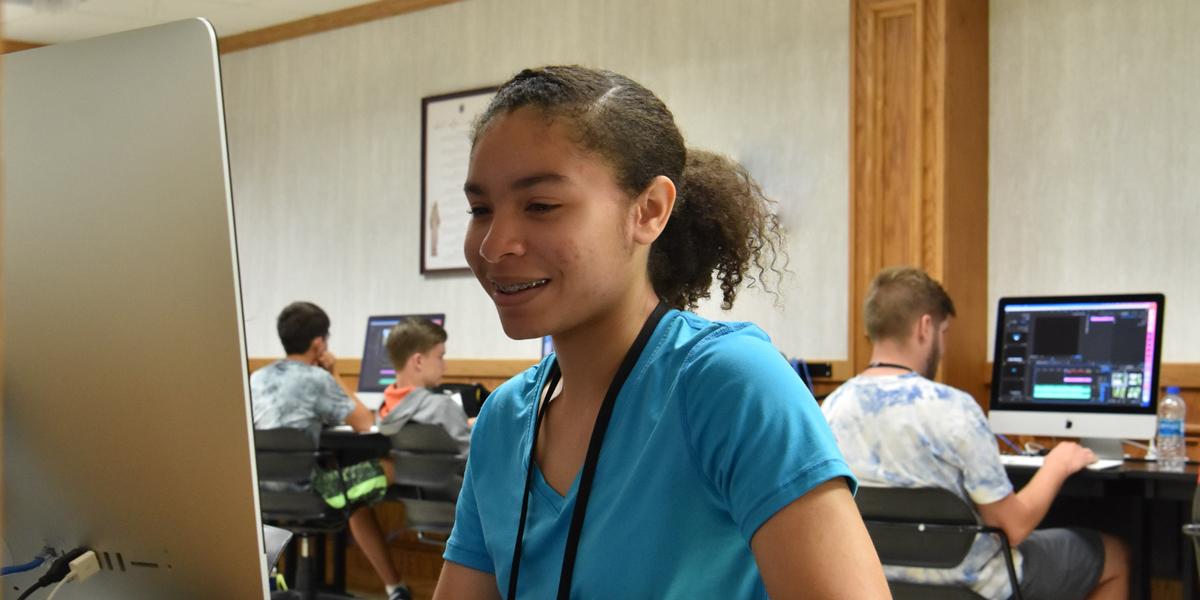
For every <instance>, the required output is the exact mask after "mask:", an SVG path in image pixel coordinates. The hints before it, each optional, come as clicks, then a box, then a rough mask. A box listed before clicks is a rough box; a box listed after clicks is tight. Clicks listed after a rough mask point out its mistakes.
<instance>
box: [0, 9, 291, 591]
mask: <svg viewBox="0 0 1200 600" xmlns="http://www.w3.org/2000/svg"><path fill="white" fill-rule="evenodd" d="M2 93H3V98H2V102H3V107H2V110H3V124H4V134H3V153H4V154H3V156H4V160H5V165H4V171H5V172H4V181H3V188H4V196H5V207H4V210H5V213H4V219H3V240H2V246H3V258H2V261H3V266H2V269H3V274H4V288H3V313H4V314H3V320H4V328H3V348H4V364H3V370H4V372H3V379H4V382H3V386H4V392H3V393H4V395H3V402H4V424H3V435H4V440H3V445H4V456H3V461H4V470H3V473H4V487H3V491H4V507H3V517H4V526H3V530H2V532H0V537H2V538H3V542H4V543H3V545H2V546H0V547H2V548H3V550H4V552H3V554H4V557H3V561H4V563H5V564H6V565H12V564H15V563H24V562H25V561H28V560H30V559H31V558H33V557H34V556H36V555H38V554H39V553H41V552H42V551H43V549H44V548H50V549H52V550H54V552H56V553H57V554H59V555H61V554H63V553H65V552H68V551H70V550H73V549H76V548H80V547H84V548H88V549H91V550H92V551H94V552H95V553H96V555H97V557H98V558H99V563H100V571H99V572H98V573H96V574H95V575H93V576H92V577H90V578H88V579H86V580H84V581H81V582H78V583H72V582H69V583H66V584H64V586H63V587H62V588H61V590H59V593H58V594H57V595H56V600H67V599H72V598H73V599H81V598H85V599H88V600H106V599H113V600H116V599H120V600H126V599H129V598H181V599H189V598H264V597H266V595H267V579H266V573H265V563H266V559H265V555H264V549H263V535H262V526H261V521H260V517H259V508H258V497H257V486H256V485H255V465H254V447H253V443H254V442H253V437H252V434H251V431H252V430H251V421H250V403H249V402H248V398H249V390H248V386H247V376H246V352H245V339H244V333H243V329H242V327H243V320H242V308H241V300H240V298H241V292H240V289H239V280H238V267H237V252H236V248H235V245H234V236H233V231H234V230H233V204H232V196H231V192H230V179H229V170H228V159H227V154H226V141H225V125H224V114H223V108H222V100H221V81H220V70H219V62H218V59H217V44H216V37H215V34H214V32H213V29H212V26H211V25H209V24H208V23H207V22H205V21H203V20H200V19H192V20H187V21H180V22H177V23H171V24H167V25H161V26H157V27H151V28H147V29H141V30H137V31H130V32H126V33H120V34H116V35H111V36H105V37H100V38H96V39H91V40H85V41H80V42H74V43H66V44H55V45H53V46H46V47H43V48H38V49H34V50H28V51H25V52H20V53H17V54H8V55H6V56H5V57H4V69H3V90H2ZM45 568H46V566H45V565H43V567H42V568H40V569H36V570H32V571H29V572H26V573H21V574H14V575H8V576H6V577H4V579H3V580H2V581H3V586H4V590H3V591H4V592H5V596H6V597H11V598H16V597H19V596H22V595H23V594H25V593H26V592H31V593H32V595H31V596H29V597H30V598H31V599H33V600H41V599H42V598H45V597H46V596H48V595H49V594H50V592H51V590H50V589H41V590H37V591H33V590H31V589H30V588H31V587H32V586H33V585H34V582H35V581H36V580H37V579H38V577H39V576H40V575H41V574H42V573H43V571H44V570H45Z"/></svg>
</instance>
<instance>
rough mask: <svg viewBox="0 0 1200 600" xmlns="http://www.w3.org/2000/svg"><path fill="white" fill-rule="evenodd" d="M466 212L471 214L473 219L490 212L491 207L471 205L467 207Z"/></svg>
mask: <svg viewBox="0 0 1200 600" xmlns="http://www.w3.org/2000/svg"><path fill="white" fill-rule="evenodd" d="M467 214H469V215H471V218H473V219H478V218H479V217H486V216H487V215H490V214H492V209H490V208H488V207H486V206H472V207H471V208H468V209H467Z"/></svg>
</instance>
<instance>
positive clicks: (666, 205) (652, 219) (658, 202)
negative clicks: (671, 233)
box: [633, 175, 675, 246]
mask: <svg viewBox="0 0 1200 600" xmlns="http://www.w3.org/2000/svg"><path fill="white" fill-rule="evenodd" d="M674 208H675V183H674V182H672V181H671V179H670V178H669V177H666V176H663V175H659V176H658V177H655V178H654V179H653V180H651V181H650V185H647V186H646V189H645V190H642V193H641V194H640V195H638V197H637V198H636V199H635V200H634V207H633V241H634V242H636V243H638V244H642V245H645V246H649V245H650V244H652V243H654V240H657V239H658V236H659V235H661V234H662V232H663V229H666V227H667V220H668V219H670V218H671V210H672V209H674Z"/></svg>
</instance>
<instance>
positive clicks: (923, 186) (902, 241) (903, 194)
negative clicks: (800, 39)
mask: <svg viewBox="0 0 1200 600" xmlns="http://www.w3.org/2000/svg"><path fill="white" fill-rule="evenodd" d="M851 28H852V33H851V43H852V45H853V49H852V52H851V71H852V73H851V82H852V83H851V85H852V89H851V183H850V220H851V223H850V246H851V247H850V276H851V282H850V292H851V293H850V307H849V310H850V322H851V328H850V332H849V334H850V342H849V345H850V349H851V350H850V353H849V354H850V357H851V362H852V365H853V367H854V371H858V370H861V369H862V368H864V367H865V366H866V364H867V362H868V361H869V358H870V354H871V344H870V341H869V340H868V339H867V338H866V335H865V332H864V331H863V323H862V314H861V312H862V306H863V300H864V299H865V297H866V292H867V288H868V287H869V285H870V282H871V279H872V278H873V277H874V276H875V274H876V273H878V272H879V270H880V269H882V268H884V267H887V266H893V265H912V266H916V267H920V268H922V269H924V270H926V271H927V272H928V273H929V274H930V275H931V276H933V277H934V278H936V279H938V280H939V281H941V282H942V284H943V285H944V286H945V287H946V289H947V290H948V291H949V293H950V294H951V296H952V297H953V298H954V300H955V304H956V307H957V308H958V313H959V314H958V319H957V321H956V325H955V327H954V330H955V331H956V332H962V333H961V334H956V335H958V337H956V338H954V339H953V341H951V342H950V344H951V347H950V348H948V349H947V352H946V355H945V357H944V359H943V363H942V376H941V377H940V378H941V379H942V380H943V381H945V382H946V383H948V384H950V385H953V386H955V387H958V388H960V389H964V390H966V391H968V392H970V393H972V394H973V395H975V397H976V398H977V399H978V400H980V402H981V403H985V402H986V401H985V399H984V397H983V394H982V393H981V387H982V386H981V382H980V380H979V369H980V365H981V364H982V363H983V361H984V360H985V356H986V354H985V353H986V341H985V340H986V326H987V324H986V314H987V307H986V301H987V298H986V295H987V287H986V286H987V277H986V273H987V178H986V173H987V106H988V105H987V86H986V82H987V64H988V63H987V56H988V55H987V50H988V46H987V3H986V2H979V1H978V0H855V2H854V4H853V8H852V16H851ZM981 82H982V89H980V88H979V85H980V84H981ZM985 405H986V404H985Z"/></svg>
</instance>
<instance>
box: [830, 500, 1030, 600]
mask: <svg viewBox="0 0 1200 600" xmlns="http://www.w3.org/2000/svg"><path fill="white" fill-rule="evenodd" d="M854 501H855V502H856V503H857V504H858V510H859V512H860V513H861V514H862V517H863V521H864V522H865V523H866V525H867V531H868V532H869V533H870V535H871V541H872V542H873V543H874V544H875V551H876V552H877V553H878V554H879V560H880V561H881V562H882V563H883V564H885V565H891V566H902V567H919V568H925V569H950V568H954V567H957V566H958V565H960V564H962V561H963V559H965V558H966V557H967V554H968V553H969V552H970V551H971V546H972V544H974V542H975V537H976V536H977V535H979V534H987V535H994V536H996V537H997V538H998V539H999V540H1000V548H1001V552H1002V553H1003V555H1004V565H1005V567H1007V568H1008V580H1009V583H1010V584H1011V585H1012V590H1013V596H1012V597H1013V598H1014V599H1015V600H1021V589H1020V583H1019V581H1018V580H1017V570H1016V567H1015V566H1014V565H1013V560H1012V548H1011V547H1010V546H1009V544H1008V536H1006V535H1005V534H1004V531H1003V530H1001V529H1000V528H998V527H989V526H987V525H984V524H983V521H982V520H981V519H980V518H979V515H978V514H976V512H975V507H973V506H972V505H971V504H970V503H968V502H967V501H965V500H963V499H962V498H959V497H958V496H956V495H955V494H954V493H953V492H951V491H949V490H945V489H942V488H885V487H868V486H861V487H859V488H858V493H857V494H856V495H855V498H854ZM888 587H890V588H891V590H892V596H893V597H894V598H895V599H896V600H908V599H912V600H983V599H982V597H981V596H980V595H978V594H976V593H975V592H974V591H972V590H971V589H970V588H968V587H965V585H961V586H944V585H932V584H918V583H908V582H901V581H888Z"/></svg>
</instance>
